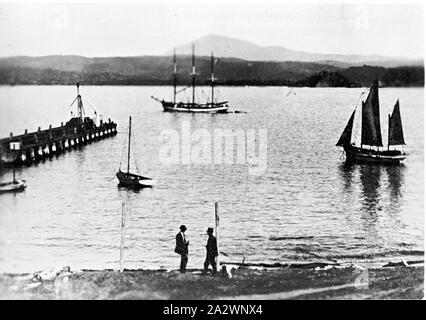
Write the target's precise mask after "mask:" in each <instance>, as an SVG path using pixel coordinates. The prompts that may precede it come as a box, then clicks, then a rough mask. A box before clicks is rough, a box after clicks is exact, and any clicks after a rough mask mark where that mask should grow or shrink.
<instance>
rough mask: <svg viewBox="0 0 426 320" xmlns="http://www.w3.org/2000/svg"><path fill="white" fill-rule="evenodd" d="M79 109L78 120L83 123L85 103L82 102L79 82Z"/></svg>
mask: <svg viewBox="0 0 426 320" xmlns="http://www.w3.org/2000/svg"><path fill="white" fill-rule="evenodd" d="M77 109H78V119H79V121H80V123H83V101H82V100H81V95H80V83H79V82H77Z"/></svg>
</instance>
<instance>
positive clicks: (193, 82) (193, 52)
mask: <svg viewBox="0 0 426 320" xmlns="http://www.w3.org/2000/svg"><path fill="white" fill-rule="evenodd" d="M191 76H192V105H194V104H195V76H196V73H195V45H194V44H192V73H191Z"/></svg>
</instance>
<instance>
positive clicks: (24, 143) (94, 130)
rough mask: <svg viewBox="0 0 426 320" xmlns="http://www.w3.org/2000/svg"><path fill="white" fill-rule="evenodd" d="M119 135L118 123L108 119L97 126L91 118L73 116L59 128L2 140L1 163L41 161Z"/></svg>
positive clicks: (16, 163)
mask: <svg viewBox="0 0 426 320" xmlns="http://www.w3.org/2000/svg"><path fill="white" fill-rule="evenodd" d="M116 134H117V124H116V123H114V122H112V121H111V119H108V122H103V121H102V120H101V121H100V124H99V126H96V125H95V123H94V122H93V120H91V119H90V118H87V117H86V118H83V119H80V118H72V119H71V120H70V121H68V122H67V123H66V124H65V125H64V124H63V123H61V125H60V126H59V127H55V128H52V126H51V125H50V126H49V128H48V129H46V130H41V128H40V127H39V128H38V130H37V131H36V132H30V133H29V132H28V130H25V132H24V134H22V135H17V136H14V135H13V133H10V136H9V137H8V138H4V139H0V165H2V166H22V165H31V164H33V163H37V162H39V161H42V160H44V159H46V158H52V157H53V156H54V155H60V154H61V153H64V152H66V151H67V150H70V149H75V148H79V147H82V146H84V145H87V144H90V143H92V142H93V141H98V140H101V139H105V138H108V137H111V136H115V135H116Z"/></svg>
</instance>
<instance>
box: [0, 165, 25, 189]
mask: <svg viewBox="0 0 426 320" xmlns="http://www.w3.org/2000/svg"><path fill="white" fill-rule="evenodd" d="M26 187H27V185H26V183H25V180H16V177H15V169H13V181H11V182H3V183H0V193H6V192H19V191H24V190H25V188H26Z"/></svg>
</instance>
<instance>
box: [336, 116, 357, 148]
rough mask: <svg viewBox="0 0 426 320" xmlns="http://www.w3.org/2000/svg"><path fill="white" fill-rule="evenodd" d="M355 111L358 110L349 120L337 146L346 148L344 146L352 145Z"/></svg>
mask: <svg viewBox="0 0 426 320" xmlns="http://www.w3.org/2000/svg"><path fill="white" fill-rule="evenodd" d="M355 111H356V110H354V112H352V115H351V117H350V118H349V121H348V123H347V125H346V127H345V129H344V130H343V132H342V135H341V136H340V139H339V141H338V142H337V144H336V146H338V147H344V146H347V145H349V144H351V137H352V128H353V124H354V118H355Z"/></svg>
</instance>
